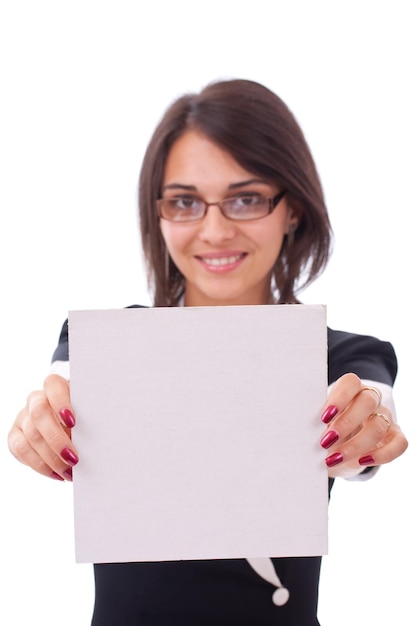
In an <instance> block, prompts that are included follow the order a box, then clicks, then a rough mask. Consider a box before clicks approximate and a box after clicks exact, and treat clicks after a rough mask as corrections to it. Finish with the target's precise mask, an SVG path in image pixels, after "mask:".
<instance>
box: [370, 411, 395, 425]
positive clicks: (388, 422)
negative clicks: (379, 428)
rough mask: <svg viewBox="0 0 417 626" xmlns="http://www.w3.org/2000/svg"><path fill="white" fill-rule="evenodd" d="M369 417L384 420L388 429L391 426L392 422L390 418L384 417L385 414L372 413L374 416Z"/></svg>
mask: <svg viewBox="0 0 417 626" xmlns="http://www.w3.org/2000/svg"><path fill="white" fill-rule="evenodd" d="M369 417H382V419H383V420H384V422H385V423H386V425H387V426H388V428H389V427H390V426H391V422H390V421H389V418H388V417H387V416H386V415H384V413H372V415H370V416H369Z"/></svg>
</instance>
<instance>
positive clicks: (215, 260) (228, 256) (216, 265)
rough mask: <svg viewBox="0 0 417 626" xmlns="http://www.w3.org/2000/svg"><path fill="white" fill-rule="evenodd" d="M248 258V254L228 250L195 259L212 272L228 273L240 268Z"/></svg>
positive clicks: (198, 256)
mask: <svg viewBox="0 0 417 626" xmlns="http://www.w3.org/2000/svg"><path fill="white" fill-rule="evenodd" d="M246 256H247V253H246V252H235V251H234V250H233V251H232V250H227V251H222V252H211V253H207V254H199V255H196V256H195V258H196V259H197V261H199V263H201V265H203V266H204V267H205V268H206V269H208V270H211V271H217V272H220V271H228V270H232V269H235V268H236V267H238V266H239V265H240V264H241V262H242V261H243V259H245V258H246Z"/></svg>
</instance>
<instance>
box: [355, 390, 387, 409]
mask: <svg viewBox="0 0 417 626" xmlns="http://www.w3.org/2000/svg"><path fill="white" fill-rule="evenodd" d="M362 391H373V392H375V393H376V395H377V396H378V406H379V405H380V404H381V402H382V393H381V392H380V391H379V389H377V388H376V387H362V389H361V390H360V392H359V393H361V392H362Z"/></svg>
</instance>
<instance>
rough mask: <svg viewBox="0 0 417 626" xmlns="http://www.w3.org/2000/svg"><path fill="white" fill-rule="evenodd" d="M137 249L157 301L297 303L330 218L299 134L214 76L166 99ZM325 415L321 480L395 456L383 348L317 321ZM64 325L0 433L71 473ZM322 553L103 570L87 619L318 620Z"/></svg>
mask: <svg viewBox="0 0 417 626" xmlns="http://www.w3.org/2000/svg"><path fill="white" fill-rule="evenodd" d="M139 206H140V224H141V232H142V243H143V249H144V252H145V257H146V261H147V268H148V278H149V284H150V288H151V290H152V292H153V294H154V305H155V306H211V305H214V306H219V305H251V304H257V305H262V304H273V303H277V304H280V303H293V304H295V303H297V302H298V300H297V293H298V292H299V291H300V290H301V289H302V287H305V286H306V285H308V284H309V283H311V282H312V281H313V280H314V279H315V278H316V277H317V276H318V275H319V274H320V273H321V271H322V270H323V269H324V267H325V265H326V263H327V260H328V257H329V253H330V244H331V228H330V224H329V219H328V215H327V210H326V207H325V203H324V199H323V192H322V189H321V185H320V181H319V178H318V174H317V171H316V168H315V165H314V162H313V159H312V157H311V154H310V151H309V148H308V146H307V144H306V141H305V139H304V136H303V134H302V131H301V129H300V128H299V126H298V124H297V122H296V121H295V119H294V117H293V115H292V114H291V112H290V111H289V110H288V108H287V107H286V105H285V104H284V103H283V102H282V101H281V100H280V99H279V98H278V97H277V96H276V95H274V94H273V93H272V92H270V91H269V90H268V89H266V88H265V87H263V86H261V85H259V84H257V83H254V82H251V81H245V80H232V81H220V82H217V83H213V84H210V85H208V86H207V87H206V88H205V89H203V90H202V92H201V93H200V94H196V95H187V96H184V97H182V98H180V99H178V100H177V101H176V102H174V103H173V104H172V106H171V107H170V108H169V109H168V110H167V112H166V114H165V115H164V117H163V119H162V121H161V122H160V124H159V125H158V127H157V129H156V131H155V133H154V135H153V137H152V139H151V141H150V144H149V147H148V150H147V152H146V154H145V158H144V162H143V166H142V172H141V176H140V185H139ZM328 340H329V385H330V387H329V394H328V399H327V402H326V405H325V406H324V407H323V409H322V421H323V424H324V432H323V436H322V439H321V445H322V447H323V448H325V449H326V450H327V456H326V460H325V462H326V465H327V467H328V473H329V487H331V485H332V482H333V479H334V478H336V477H345V478H356V477H360V478H364V477H366V478H368V477H369V476H370V475H372V473H374V472H375V471H376V468H377V467H378V465H381V464H383V463H388V462H390V461H392V460H393V459H395V458H396V457H398V456H399V455H401V454H402V453H403V452H404V451H405V449H406V447H407V441H406V439H405V437H404V435H403V434H402V432H401V430H400V428H399V426H398V425H397V423H396V421H395V416H394V405H393V401H392V397H391V387H392V384H393V382H394V380H395V376H396V371H397V362H396V357H395V353H394V350H393V348H392V346H391V345H390V344H389V343H386V342H381V341H379V340H377V339H375V338H372V337H364V336H358V335H352V334H349V333H344V332H340V331H334V330H331V329H329V331H328ZM67 364H68V334H67V324H66V323H65V324H64V326H63V329H62V332H61V336H60V342H59V346H58V348H57V350H56V351H55V354H54V357H53V366H52V369H53V373H52V374H51V375H50V376H48V377H47V378H46V380H45V384H44V389H43V390H42V391H37V392H34V393H32V394H30V395H29V398H28V401H27V404H26V406H25V408H24V409H23V410H22V411H21V412H20V413H19V415H18V416H17V418H16V421H15V423H14V425H13V427H12V429H11V432H10V436H9V447H10V450H11V452H12V453H13V454H14V455H15V456H16V458H17V459H18V460H20V461H21V462H23V463H25V464H27V465H29V466H30V467H32V468H33V469H35V470H36V471H38V472H40V473H41V474H44V475H45V476H50V477H53V478H56V479H58V480H63V479H68V480H71V471H72V467H73V466H74V465H76V464H77V462H78V456H77V451H76V450H75V448H74V446H73V444H72V442H71V437H70V431H71V428H73V427H74V426H75V415H74V411H73V408H72V406H71V400H70V392H69V384H68V382H67V378H68V369H67ZM319 572H320V558H319V557H314V558H312V557H308V558H283V559H264V561H263V562H261V563H260V562H256V563H255V562H251V561H246V560H244V559H235V560H219V561H190V562H158V563H128V564H100V565H96V566H95V579H96V603H95V610H94V616H93V624H94V625H96V626H97V625H99V626H103V625H106V624H118V625H124V624H126V625H130V624H132V625H133V624H152V625H156V624H158V625H159V624H169V625H173V624H179V625H181V626H185V625H188V624H190V625H191V624H192V625H193V626H195V625H196V624H198V625H203V624H216V625H220V624H227V625H231V624H251V625H253V624H256V625H262V624H287V625H288V624H296V625H297V626H301V625H302V626H310V625H313V624H318V621H317V593H318V582H319Z"/></svg>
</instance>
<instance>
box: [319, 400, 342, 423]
mask: <svg viewBox="0 0 417 626" xmlns="http://www.w3.org/2000/svg"><path fill="white" fill-rule="evenodd" d="M338 410H339V409H338V408H337V406H334V404H331V405H330V406H328V407H327V409H326V410H325V411H324V413H323V415H322V416H321V421H322V422H324V423H325V424H328V423H329V422H331V421H332V419H333V418H334V417H335V415H336V414H337V412H338Z"/></svg>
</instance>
